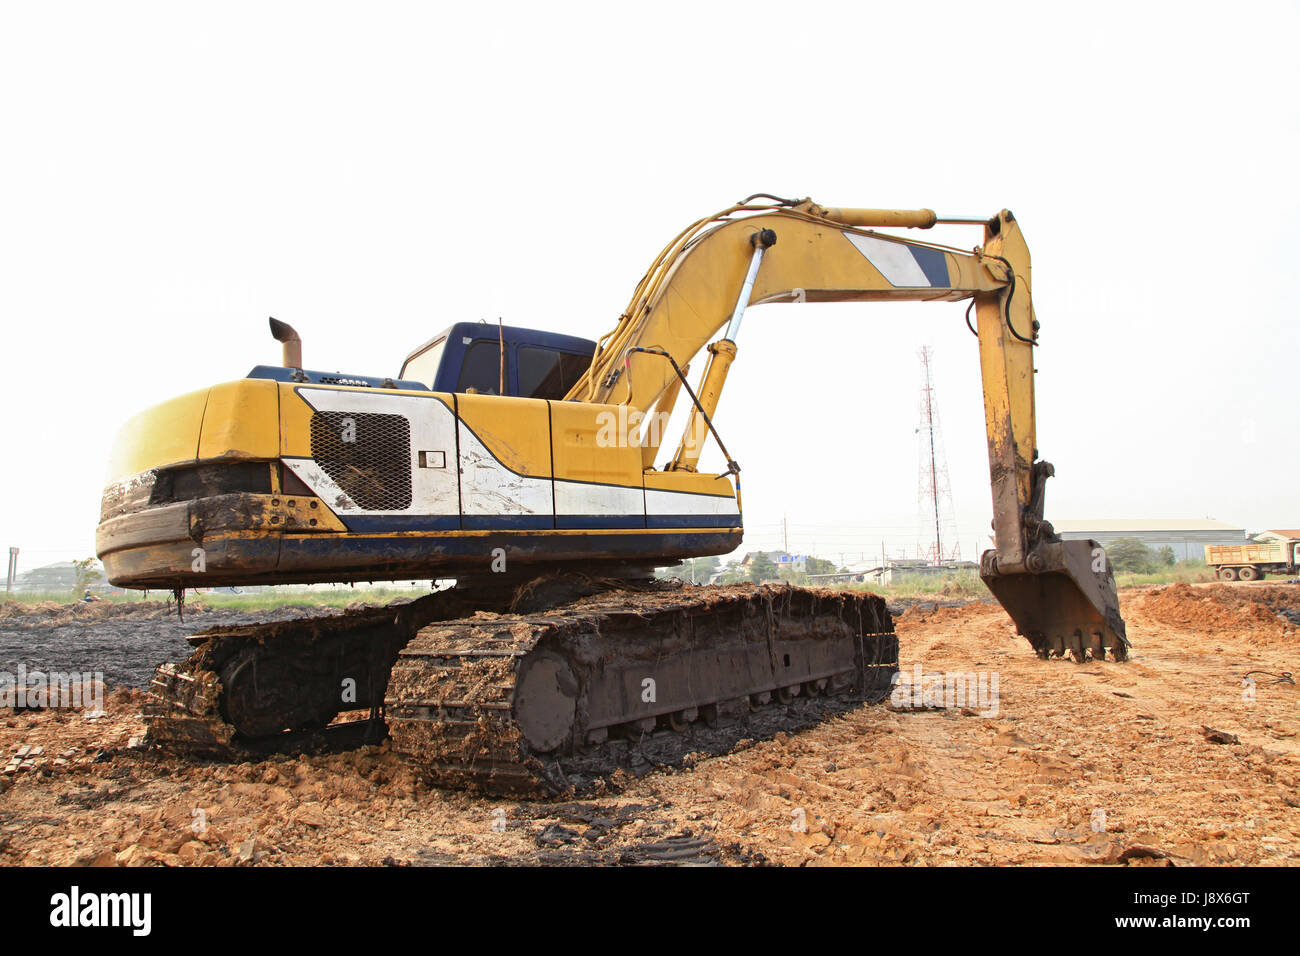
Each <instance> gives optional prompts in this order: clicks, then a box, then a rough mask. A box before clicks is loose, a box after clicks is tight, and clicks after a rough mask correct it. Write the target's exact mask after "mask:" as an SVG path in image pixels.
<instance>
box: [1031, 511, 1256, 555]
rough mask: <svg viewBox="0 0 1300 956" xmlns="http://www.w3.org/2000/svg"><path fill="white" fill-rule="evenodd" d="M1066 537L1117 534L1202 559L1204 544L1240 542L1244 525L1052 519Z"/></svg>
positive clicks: (1106, 541) (1191, 520) (1201, 521)
mask: <svg viewBox="0 0 1300 956" xmlns="http://www.w3.org/2000/svg"><path fill="white" fill-rule="evenodd" d="M1052 527H1054V528H1055V529H1056V533H1057V534H1059V535H1060V536H1061V537H1062V538H1063V539H1065V540H1066V541H1085V540H1087V539H1088V538H1092V539H1093V540H1094V541H1099V542H1100V543H1101V544H1102V545H1107V544H1109V543H1110V542H1112V541H1115V540H1117V539H1119V538H1136V539H1137V540H1138V541H1141V542H1142V543H1143V544H1144V545H1146V546H1147V547H1148V548H1151V549H1152V550H1157V551H1158V550H1159V549H1160V548H1164V547H1169V548H1172V549H1173V551H1174V557H1175V558H1177V559H1178V560H1179V561H1186V560H1189V559H1195V560H1198V561H1204V560H1205V546H1206V545H1207V544H1241V543H1243V542H1244V541H1246V540H1247V537H1246V529H1245V528H1242V527H1238V526H1236V525H1232V524H1227V523H1225V522H1223V521H1211V520H1209V519H1205V518H1125V519H1107V520H1101V521H1053V522H1052Z"/></svg>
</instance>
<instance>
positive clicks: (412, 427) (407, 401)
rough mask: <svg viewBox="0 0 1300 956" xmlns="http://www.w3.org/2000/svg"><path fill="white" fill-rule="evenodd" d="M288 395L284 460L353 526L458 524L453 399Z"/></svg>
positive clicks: (332, 392)
mask: <svg viewBox="0 0 1300 956" xmlns="http://www.w3.org/2000/svg"><path fill="white" fill-rule="evenodd" d="M287 392H288V393H287V394H284V395H282V404H283V408H284V415H283V416H282V444H281V449H282V457H283V459H284V462H285V464H286V465H287V466H288V467H289V468H291V469H292V470H293V472H294V474H295V475H297V476H298V478H300V479H301V480H302V481H303V482H304V483H305V484H306V485H307V487H309V488H311V489H312V491H314V492H315V493H316V494H317V495H319V496H320V497H321V499H322V500H323V501H324V502H325V504H326V505H327V506H328V507H329V508H330V509H331V510H332V511H334V513H335V514H337V515H338V516H339V517H340V518H342V519H343V522H344V524H346V525H347V526H348V528H349V529H350V530H353V531H382V530H428V529H444V528H445V529H455V528H458V527H459V525H460V488H459V481H458V474H457V457H456V416H455V415H454V414H453V413H452V409H451V405H450V396H440V395H422V394H418V393H400V392H399V393H393V392H380V391H366V390H362V389H331V388H315V387H298V388H294V389H292V390H287ZM315 416H320V417H319V419H318V421H317V424H316V426H315V432H314V435H313V424H312V422H313V417H315ZM314 443H317V444H321V445H322V446H324V445H328V451H327V450H326V449H325V448H324V447H313V444H314ZM403 480H404V482H405V483H404V484H403ZM399 486H400V487H399ZM421 519H424V520H421Z"/></svg>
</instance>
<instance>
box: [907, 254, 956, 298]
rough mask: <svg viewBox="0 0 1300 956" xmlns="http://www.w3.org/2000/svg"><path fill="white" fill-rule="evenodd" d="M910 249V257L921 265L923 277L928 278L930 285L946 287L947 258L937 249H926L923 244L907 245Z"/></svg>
mask: <svg viewBox="0 0 1300 956" xmlns="http://www.w3.org/2000/svg"><path fill="white" fill-rule="evenodd" d="M908 248H909V249H911V250H912V258H913V259H915V260H916V264H917V265H918V266H920V267H921V271H922V272H924V273H925V278H926V279H927V280H929V283H930V285H932V286H940V287H945V288H946V287H947V286H948V284H949V283H948V258H947V256H945V255H944V254H943V252H941V251H940V250H938V249H927V248H926V247H924V246H909V247H908Z"/></svg>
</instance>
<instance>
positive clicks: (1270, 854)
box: [0, 583, 1300, 866]
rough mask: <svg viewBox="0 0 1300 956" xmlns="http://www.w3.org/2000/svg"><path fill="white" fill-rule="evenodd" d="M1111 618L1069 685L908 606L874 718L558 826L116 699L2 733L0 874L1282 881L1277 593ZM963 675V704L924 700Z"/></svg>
mask: <svg viewBox="0 0 1300 956" xmlns="http://www.w3.org/2000/svg"><path fill="white" fill-rule="evenodd" d="M1121 603H1122V608H1123V612H1124V614H1125V617H1126V619H1127V621H1128V626H1129V636H1130V639H1131V640H1132V641H1133V644H1134V649H1133V655H1132V659H1131V660H1130V661H1128V662H1126V663H1123V664H1116V663H1089V664H1082V665H1080V664H1074V663H1071V662H1068V661H1050V662H1047V661H1040V660H1038V659H1037V658H1036V657H1035V656H1034V655H1033V653H1032V652H1031V651H1030V650H1029V648H1028V645H1027V643H1026V642H1025V641H1023V640H1022V639H1019V638H1017V637H1015V634H1014V631H1013V630H1012V627H1011V624H1010V621H1009V619H1008V618H1007V617H1006V615H1005V614H1004V613H1003V612H1002V611H1001V610H1000V609H999V608H997V607H995V606H993V605H989V604H979V603H973V604H968V605H965V606H961V607H942V606H924V605H921V606H916V607H913V608H911V609H909V610H907V611H906V613H904V614H902V615H901V616H900V617H899V618H898V620H897V625H898V631H899V634H900V639H901V643H902V668H901V669H902V679H903V683H902V684H900V690H899V693H898V694H896V695H895V698H894V700H893V701H892V702H891V703H889V704H884V705H876V706H871V707H864V708H862V709H859V710H856V711H853V712H850V713H849V714H847V715H845V716H843V717H840V718H837V719H835V720H834V721H832V722H830V723H828V724H824V725H821V726H819V727H816V728H814V729H811V730H808V731H805V732H803V733H799V734H796V735H793V736H788V737H787V736H784V735H781V736H778V737H777V738H775V739H773V740H768V741H763V742H758V743H751V744H748V745H742V749H739V750H737V751H736V752H734V753H732V754H730V755H727V756H724V757H718V758H710V759H705V760H700V761H699V762H698V763H697V764H696V765H695V766H694V767H693V768H692V769H690V770H679V771H672V772H666V771H665V772H655V773H651V774H649V775H647V776H645V777H642V778H640V779H630V778H629V779H626V780H618V781H614V782H613V784H612V785H611V786H610V788H609V789H608V791H607V792H606V793H604V794H601V795H599V796H597V797H594V798H592V799H587V800H582V801H576V802H549V803H548V802H511V801H504V800H500V799H487V798H483V797H477V796H471V795H466V794H462V793H454V792H447V791H441V790H437V789H432V788H430V787H428V786H426V785H425V784H424V783H423V782H422V781H421V780H420V778H419V776H418V774H417V773H416V772H415V771H414V770H413V769H412V768H411V767H409V766H407V765H406V764H405V763H404V762H403V761H402V760H401V759H400V758H399V757H397V756H396V755H394V754H392V753H389V752H388V751H387V749H386V748H385V747H378V748H373V747H372V748H367V749H365V750H362V751H357V752H353V753H347V754H334V755H323V756H308V757H296V758H294V757H278V758H271V759H267V760H264V761H261V762H256V763H243V764H238V765H223V764H214V763H201V762H195V761H183V760H179V759H177V758H173V757H166V756H161V755H158V754H156V753H154V752H150V751H143V750H140V749H133V748H132V747H131V738H133V737H139V736H141V735H142V733H143V724H142V722H141V720H140V717H139V708H140V701H141V693H140V691H138V690H129V689H120V690H117V691H115V692H113V693H112V694H110V695H109V696H108V698H107V700H106V704H105V711H106V713H105V715H104V716H99V717H93V716H92V717H88V716H86V715H84V714H82V713H79V712H75V711H50V710H47V711H42V712H30V711H19V712H14V711H10V710H5V711H0V748H3V750H4V753H5V756H6V757H9V756H11V755H14V754H16V753H17V752H18V751H19V749H20V748H21V747H24V746H26V747H32V748H40V752H39V753H38V752H36V750H32V751H29V752H28V753H27V756H26V759H27V760H28V761H29V764H28V766H27V767H25V768H23V767H21V766H20V768H19V769H16V770H15V771H14V772H12V773H5V774H3V775H0V862H3V863H5V864H8V865H38V864H72V863H77V864H98V865H140V864H150V863H154V864H164V865H181V864H215V865H227V866H228V865H254V864H263V865H267V864H269V865H276V864H312V865H317V864H324V865H331V864H334V865H343V864H388V865H422V864H441V863H458V864H537V863H560V864H569V863H592V862H600V863H628V864H638V863H639V864H656V863H715V864H716V863H721V864H733V865H734V864H755V863H764V862H766V863H773V864H781V865H794V866H800V865H842V864H849V865H869V864H911V865H916V864H919V865H951V864H959V865H961V864H1007V863H1016V864H1117V865H1153V864H1154V865H1171V864H1172V865H1186V864H1291V865H1294V864H1296V863H1297V862H1298V861H1300V795H1298V794H1297V784H1298V783H1300V755H1298V752H1297V742H1298V738H1297V731H1298V730H1300V714H1298V712H1297V701H1298V697H1297V688H1296V685H1295V684H1294V683H1288V682H1287V681H1286V680H1280V679H1279V675H1282V674H1283V673H1284V672H1289V671H1291V670H1292V669H1293V668H1294V665H1295V663H1296V657H1297V652H1298V651H1300V637H1297V633H1296V623H1295V622H1296V620H1297V619H1300V587H1297V586H1294V585H1290V586H1288V585H1284V584H1283V585H1274V584H1267V583H1264V584H1233V585H1224V584H1213V585H1203V586H1195V587H1188V586H1186V585H1173V586H1170V587H1167V588H1157V589H1149V590H1128V591H1125V592H1123V593H1122V594H1121ZM47 610H48V609H47ZM49 613H50V614H51V616H52V617H54V616H57V614H58V613H62V612H55V611H51V612H49ZM72 613H79V614H87V615H92V616H93V615H95V614H97V613H98V614H108V613H110V612H95V611H85V612H72ZM111 613H114V614H116V613H118V612H111ZM8 614H9V619H5V618H4V615H0V639H3V638H4V636H5V635H6V634H8V635H13V634H15V633H18V632H21V635H22V636H23V637H24V638H25V641H24V642H23V644H24V646H25V647H26V651H25V653H28V654H30V655H36V656H37V657H38V659H39V651H40V648H41V646H42V641H44V640H47V639H48V638H49V636H50V634H51V633H53V632H52V631H51V630H50V629H49V628H42V627H39V626H32V627H27V626H24V624H33V623H34V622H33V621H30V620H28V621H25V622H24V621H15V620H14V619H13V618H14V617H15V616H16V612H13V611H10V612H8ZM17 616H19V617H22V616H23V615H17ZM114 620H115V622H116V623H120V624H122V625H123V627H125V626H126V625H125V622H126V621H128V620H130V618H129V616H126V617H122V618H121V619H120V620H118V619H117V618H115V619H114ZM65 623H66V622H65ZM74 623H75V622H74ZM203 623H204V624H207V623H209V620H208V619H206V618H205V620H204V621H203ZM212 623H216V622H215V621H212ZM220 623H227V622H225V621H221V622H220ZM156 624H157V621H150V620H149V619H147V618H145V619H141V620H139V621H137V622H136V625H137V631H139V632H140V633H144V634H147V633H150V632H149V631H148V628H150V627H153V626H155V625H156ZM128 630H129V628H128ZM154 633H156V632H154ZM115 640H116V641H117V642H118V643H119V645H120V644H121V643H122V641H123V640H125V638H124V637H123V635H122V633H118V634H117V637H116V638H115ZM167 640H168V641H170V642H171V643H176V638H175V635H172V636H171V637H169V638H168V639H167ZM136 643H137V644H138V645H139V646H140V647H141V648H144V649H146V650H149V649H150V645H149V644H148V642H147V640H145V639H143V638H141V639H140V640H138V641H137V642H136ZM171 643H167V645H166V646H167V647H168V648H170V647H171ZM161 644H162V642H158V641H157V640H156V639H155V643H154V644H153V645H152V651H153V652H154V653H155V654H156V655H159V656H160V657H162V656H165V655H164V654H162V650H161ZM133 646H134V645H133ZM15 647H16V645H12V644H4V643H3V642H2V640H0V648H4V649H6V650H7V651H8V653H7V655H6V656H7V657H12V656H13V654H12V651H13V650H14V648H15ZM181 647H182V648H183V643H181ZM29 659H30V658H29ZM0 663H5V661H0ZM6 666H7V665H6ZM134 666H135V665H134V664H131V667H134ZM918 668H919V670H918ZM129 669H130V668H128V670H129ZM1251 672H1253V673H1251ZM971 673H974V674H976V675H982V677H983V678H984V683H983V685H982V686H983V687H984V689H985V691H986V696H983V697H981V698H980V699H978V700H966V701H965V706H962V701H960V700H952V699H942V698H943V695H942V694H939V695H938V696H939V699H936V693H935V688H936V686H939V687H941V686H942V685H940V684H938V683H937V682H938V681H939V679H940V678H941V677H942V676H943V675H945V674H947V675H952V674H963V675H965V674H971ZM918 676H920V683H919V686H918V687H917V688H916V691H917V692H916V693H915V694H913V693H904V692H903V691H904V690H907V689H908V688H909V687H910V686H911V685H910V684H909V683H908V682H915V681H916V680H917V677H918ZM972 686H981V685H978V684H975V685H972ZM995 687H996V698H994V697H993V696H991V694H992V691H993V689H994V688H995ZM927 689H928V690H927ZM914 697H915V698H918V699H919V701H918V699H914ZM918 702H919V703H922V704H925V703H928V704H929V706H916V705H917V703H918Z"/></svg>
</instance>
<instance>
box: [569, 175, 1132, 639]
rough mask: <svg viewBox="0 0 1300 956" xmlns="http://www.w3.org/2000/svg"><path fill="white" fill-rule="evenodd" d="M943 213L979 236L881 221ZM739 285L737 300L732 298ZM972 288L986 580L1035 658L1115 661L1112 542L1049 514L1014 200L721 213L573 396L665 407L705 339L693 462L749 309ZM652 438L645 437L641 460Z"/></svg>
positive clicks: (917, 222)
mask: <svg viewBox="0 0 1300 956" xmlns="http://www.w3.org/2000/svg"><path fill="white" fill-rule="evenodd" d="M940 222H961V223H973V222H979V223H980V224H981V225H982V226H983V230H984V243H983V245H982V246H981V247H977V248H976V249H975V250H974V251H973V252H966V251H964V250H958V249H954V248H951V247H947V246H942V245H938V244H936V243H928V242H923V241H916V240H912V239H910V238H909V239H904V238H902V237H899V236H894V235H884V234H880V233H877V232H876V231H875V228H876V227H890V226H892V227H907V228H917V229H928V228H930V227H932V226H934V225H935V224H937V223H940ZM735 290H740V297H739V298H738V299H736V300H735V301H734V304H732V302H730V301H729V298H728V297H729V296H733V295H735ZM967 299H969V300H971V309H973V311H974V313H975V324H974V325H973V326H972V329H973V331H975V332H976V335H977V337H978V340H979V355H980V366H981V372H982V380H983V389H984V412H985V427H986V432H987V437H988V454H989V474H990V482H991V486H992V493H993V530H994V542H995V548H994V549H993V550H991V551H989V552H986V553H985V554H984V555H983V556H982V559H981V563H980V573H981V576H982V577H983V578H984V580H985V582H986V583H987V584H988V586H989V588H990V590H992V591H993V593H994V595H995V596H996V597H997V598H998V600H999V602H1000V603H1001V604H1002V605H1003V607H1004V608H1006V610H1007V612H1008V613H1009V614H1010V615H1011V617H1012V619H1013V620H1014V621H1015V623H1016V625H1017V627H1018V629H1019V630H1020V632H1021V633H1022V634H1024V635H1025V636H1026V637H1027V638H1029V640H1030V641H1031V643H1032V644H1033V645H1034V647H1035V649H1037V650H1038V651H1039V652H1040V653H1041V654H1044V655H1062V654H1067V653H1068V654H1071V655H1072V656H1075V657H1076V658H1078V659H1083V658H1084V657H1085V656H1087V655H1089V654H1091V655H1092V656H1095V657H1096V656H1103V655H1104V654H1106V653H1107V652H1109V653H1110V654H1111V656H1113V657H1117V658H1122V657H1124V656H1125V653H1126V648H1127V647H1128V641H1127V637H1126V634H1125V628H1124V622H1123V619H1122V617H1121V616H1120V614H1119V605H1118V598H1117V595H1116V590H1115V584H1114V577H1113V574H1112V572H1111V570H1110V568H1109V564H1108V562H1107V560H1106V556H1105V553H1104V551H1103V550H1102V549H1101V548H1100V547H1099V546H1098V545H1097V544H1096V542H1089V541H1080V542H1063V541H1061V540H1059V538H1058V537H1057V536H1056V535H1055V533H1054V531H1053V529H1052V526H1051V524H1050V523H1048V522H1047V521H1046V520H1045V519H1044V516H1043V503H1044V486H1045V483H1046V480H1047V478H1048V477H1050V476H1051V475H1052V474H1053V473H1054V472H1053V468H1052V466H1051V465H1050V464H1049V463H1047V462H1045V461H1041V460H1040V459H1039V456H1038V446H1037V440H1036V423H1035V408H1034V356H1033V352H1034V349H1035V348H1036V347H1037V345H1038V331H1039V323H1038V319H1037V316H1036V315H1035V312H1034V306H1033V300H1032V297H1031V276H1030V257H1029V248H1028V246H1027V245H1026V243H1025V240H1024V236H1023V235H1022V234H1021V231H1020V226H1019V224H1018V223H1017V222H1016V219H1015V217H1014V216H1013V215H1012V214H1011V212H1010V211H1008V210H1003V211H1002V212H1000V213H998V214H997V215H996V216H993V217H991V218H989V219H987V220H972V219H966V218H963V219H942V218H940V217H939V216H937V215H936V214H935V213H934V212H932V211H931V210H928V209H921V210H887V209H827V208H823V207H821V206H818V205H816V204H815V203H813V202H812V201H811V200H802V201H777V202H775V203H761V204H752V202H751V201H746V202H744V203H740V204H738V205H736V206H733V207H731V208H730V209H727V210H723V211H722V212H720V213H718V214H717V215H715V216H712V217H708V218H707V219H702V220H700V221H698V222H696V223H695V224H693V225H692V226H691V227H690V228H689V229H687V230H685V231H684V232H682V233H681V234H680V235H678V237H677V238H676V239H675V240H674V241H673V242H672V243H670V244H669V245H668V246H667V247H666V248H665V249H664V251H663V252H662V253H661V254H660V256H659V258H658V259H657V260H656V261H655V263H654V264H653V265H652V267H651V269H650V271H649V272H648V273H647V274H646V276H645V278H644V279H643V280H642V281H641V283H640V284H639V285H638V287H637V289H636V292H635V294H634V295H633V298H632V300H631V302H630V303H629V305H628V307H627V308H626V309H625V310H624V312H623V313H622V315H621V316H620V318H619V322H618V325H617V327H616V328H615V329H614V330H613V331H612V332H610V333H609V334H608V335H607V336H605V337H604V338H603V339H602V340H601V343H600V347H599V349H598V351H597V353H596V357H595V360H594V361H593V362H592V365H591V368H590V369H589V371H588V373H587V375H586V377H585V378H584V379H583V381H581V382H579V383H578V384H577V385H576V386H575V387H574V388H573V389H572V390H571V391H570V393H569V396H568V398H569V399H571V400H577V401H594V402H614V403H621V404H625V405H628V406H630V407H632V408H635V409H642V410H649V409H651V408H653V409H654V410H655V413H656V414H657V415H663V414H665V413H666V412H667V411H669V410H670V409H671V404H672V401H673V400H675V399H676V398H677V394H678V393H677V386H678V382H677V379H678V378H679V376H680V372H679V369H680V367H681V366H684V365H686V363H687V362H689V361H690V359H691V358H692V357H693V356H695V355H696V354H697V353H698V352H700V351H701V349H703V348H705V347H706V346H707V348H708V351H709V353H710V361H709V365H708V368H707V369H706V371H705V374H704V376H703V379H702V382H701V386H700V389H699V396H698V397H697V398H694V402H695V407H694V408H693V409H692V410H691V415H690V418H689V420H688V422H687V426H686V429H685V434H684V435H683V437H682V443H681V445H680V447H679V449H678V451H677V454H676V455H675V456H674V458H673V460H672V462H671V464H670V465H669V470H670V471H678V470H687V471H693V470H694V469H695V464H696V463H697V461H698V459H699V450H700V447H701V445H702V444H703V442H704V440H705V438H706V437H707V431H706V429H707V430H711V429H712V416H713V414H714V412H715V411H716V408H717V405H718V401H719V398H720V396H721V392H722V387H723V384H724V382H725V378H726V373H727V369H728V368H729V367H730V365H731V363H732V362H733V361H734V360H735V358H736V355H737V343H736V337H737V333H738V331H739V328H740V320H741V318H742V317H743V314H744V311H745V308H746V307H747V306H748V305H757V304H762V303H779V302H843V301H898V300H921V301H946V302H952V301H960V300H967ZM967 322H968V324H969V323H970V317H969V311H968V315H967ZM724 326H725V332H724V334H723V336H722V338H720V339H718V340H717V341H714V342H712V343H711V344H710V339H711V338H712V337H713V336H714V335H715V334H717V333H718V331H719V330H721V329H723V328H724ZM653 438H654V436H649V435H648V436H647V437H646V438H644V439H643V440H642V447H643V448H644V449H646V458H647V463H649V461H650V460H652V455H653Z"/></svg>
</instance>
